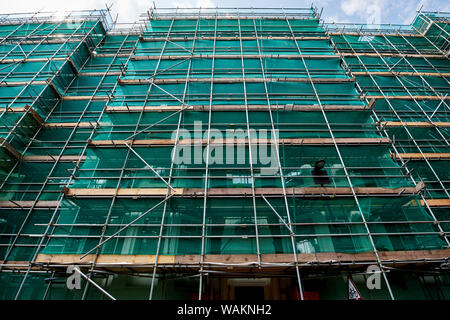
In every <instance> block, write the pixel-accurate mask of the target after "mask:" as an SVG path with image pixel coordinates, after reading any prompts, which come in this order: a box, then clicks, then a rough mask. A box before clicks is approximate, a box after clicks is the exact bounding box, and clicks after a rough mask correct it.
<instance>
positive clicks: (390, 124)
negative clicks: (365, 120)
mask: <svg viewBox="0 0 450 320" xmlns="http://www.w3.org/2000/svg"><path fill="white" fill-rule="evenodd" d="M380 124H381V126H383V127H387V128H390V127H394V128H395V127H402V126H403V125H405V126H406V127H417V128H428V127H431V128H434V127H450V122H440V121H437V122H426V121H404V122H403V124H402V122H400V121H384V122H380Z"/></svg>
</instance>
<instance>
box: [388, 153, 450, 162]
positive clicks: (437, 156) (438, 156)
mask: <svg viewBox="0 0 450 320" xmlns="http://www.w3.org/2000/svg"><path fill="white" fill-rule="evenodd" d="M391 157H392V159H394V160H400V158H402V159H403V160H424V159H427V160H450V153H445V152H444V153H439V152H437V153H432V152H431V153H423V154H422V153H399V154H395V153H391Z"/></svg>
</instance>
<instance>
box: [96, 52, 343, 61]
mask: <svg viewBox="0 0 450 320" xmlns="http://www.w3.org/2000/svg"><path fill="white" fill-rule="evenodd" d="M96 56H101V54H97V55H96ZM213 57H214V59H241V57H242V58H244V59H259V58H263V59H299V60H301V59H302V57H303V58H304V59H317V60H321V59H339V56H338V55H328V54H327V55H325V54H304V55H300V54H261V55H259V54H245V53H244V54H243V55H242V56H241V55H240V54H193V55H162V56H161V57H160V56H159V55H142V56H141V55H139V56H137V55H135V56H132V57H131V60H159V59H161V60H184V59H188V58H192V59H212V58H213Z"/></svg>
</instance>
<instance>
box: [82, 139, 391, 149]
mask: <svg viewBox="0 0 450 320" xmlns="http://www.w3.org/2000/svg"><path fill="white" fill-rule="evenodd" d="M334 140H335V141H336V143H337V144H341V145H368V144H389V143H391V140H390V139H389V138H335V139H334ZM131 142H132V141H131V140H90V141H89V144H90V145H91V146H96V147H126V146H125V144H129V145H131ZM207 142H208V140H207V139H180V140H178V144H179V145H190V144H191V145H199V144H202V145H206V144H207ZM174 143H175V140H173V139H141V140H140V139H137V140H134V141H133V143H132V145H133V146H171V145H174ZM251 143H252V144H253V143H254V144H271V143H275V140H272V139H256V138H255V139H251ZM278 143H279V144H287V145H289V144H290V145H333V144H334V142H333V139H332V138H281V139H278ZM210 144H211V145H221V144H223V145H225V144H245V145H246V144H248V139H246V138H242V139H241V138H235V139H232V138H230V139H214V140H213V141H211V143H210Z"/></svg>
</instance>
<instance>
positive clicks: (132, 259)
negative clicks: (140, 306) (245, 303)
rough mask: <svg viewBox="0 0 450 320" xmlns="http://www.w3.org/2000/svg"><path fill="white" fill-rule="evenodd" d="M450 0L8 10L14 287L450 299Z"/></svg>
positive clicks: (4, 153)
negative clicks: (375, 20)
mask: <svg viewBox="0 0 450 320" xmlns="http://www.w3.org/2000/svg"><path fill="white" fill-rule="evenodd" d="M448 17H449V15H448V14H447V13H433V12H419V13H418V14H417V16H416V18H415V19H414V21H413V22H412V24H411V25H409V26H406V25H377V26H368V25H346V24H327V23H326V22H324V21H323V20H322V19H321V18H320V14H319V13H318V11H317V10H316V9H315V8H305V9H163V8H161V9H160V8H152V9H150V10H149V11H148V12H147V13H146V14H144V15H143V16H142V19H141V20H140V21H139V22H138V23H135V24H133V25H126V26H120V25H117V24H116V25H114V24H113V23H112V20H111V17H110V15H109V11H108V10H94V11H80V12H70V13H67V14H64V15H63V16H61V15H54V14H52V13H42V12H40V13H35V14H5V15H0V108H1V114H0V119H1V122H0V128H1V129H0V130H1V132H0V143H1V145H0V146H1V148H0V177H1V179H0V298H1V299H49V300H50V299H110V298H115V299H193V300H196V299H202V300H211V299H214V300H240V299H243V298H246V297H253V298H257V299H261V300H262V299H282V300H286V299H292V300H296V299H305V300H308V299H348V298H349V291H351V290H349V289H351V288H353V287H356V288H357V290H358V292H359V293H358V295H359V296H362V298H363V299H366V300H370V299H449V298H450V283H449V275H448V257H449V253H450V250H449V239H448V235H449V228H450V210H449V208H450V196H449V186H450V174H449V172H450V170H448V168H449V165H450V150H449V136H450V135H449V127H450V121H449V117H450V108H449V100H450V97H448V93H449V92H450V85H449V77H450V65H449V60H448V58H449V52H450V51H449V50H450V46H449V42H450V40H449V32H450V31H449V30H450V27H449V19H448Z"/></svg>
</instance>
